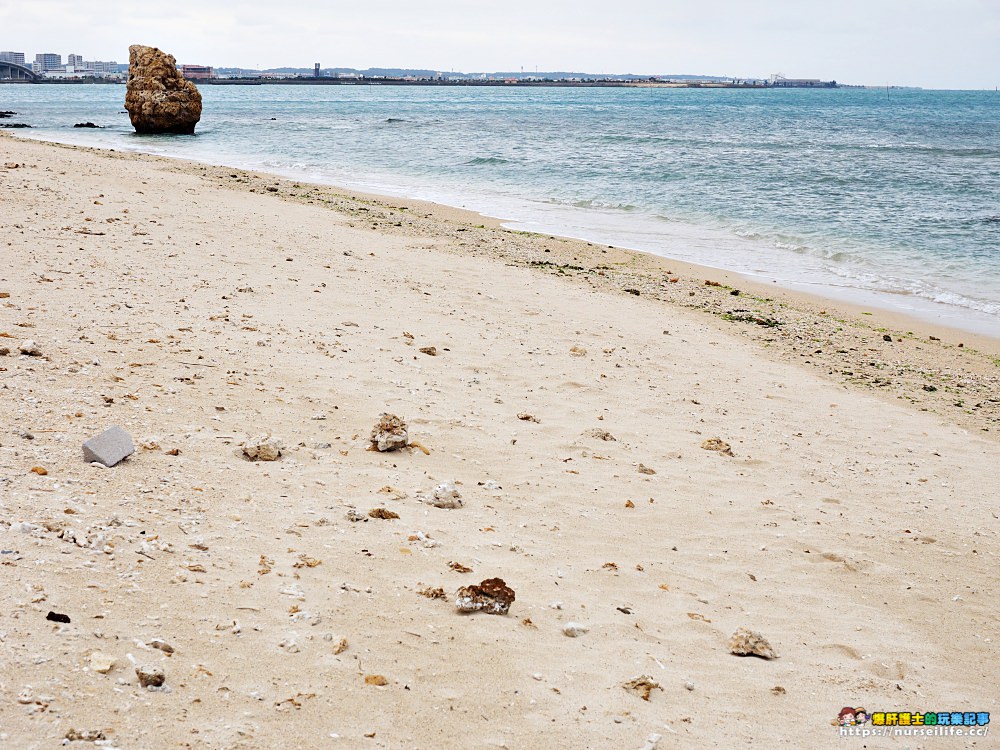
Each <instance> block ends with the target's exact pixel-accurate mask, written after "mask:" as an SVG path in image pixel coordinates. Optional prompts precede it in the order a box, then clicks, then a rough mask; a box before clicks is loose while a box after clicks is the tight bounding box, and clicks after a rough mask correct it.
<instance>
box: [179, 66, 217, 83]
mask: <svg viewBox="0 0 1000 750" xmlns="http://www.w3.org/2000/svg"><path fill="white" fill-rule="evenodd" d="M181 75H182V76H184V77H185V78H187V79H188V80H189V81H197V80H199V79H204V78H215V77H216V75H215V71H214V70H213V69H212V67H211V66H209V65H181Z"/></svg>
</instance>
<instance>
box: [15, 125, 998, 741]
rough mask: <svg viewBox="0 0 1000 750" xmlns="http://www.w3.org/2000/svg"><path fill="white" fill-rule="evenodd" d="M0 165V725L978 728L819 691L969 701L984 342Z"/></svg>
mask: <svg viewBox="0 0 1000 750" xmlns="http://www.w3.org/2000/svg"><path fill="white" fill-rule="evenodd" d="M0 196H2V197H0V208H2V212H0V257H2V259H3V262H2V263H0V297H2V298H0V337H2V338H0V352H4V353H5V355H4V356H0V394H2V398H0V423H2V428H3V429H2V432H0V553H2V554H0V563H2V566H0V571H2V580H3V582H4V586H3V587H2V589H0V592H2V593H0V746H2V747H10V748H17V749H21V748H26V749H27V748H50V747H55V746H58V745H60V743H62V742H63V741H64V740H66V741H67V742H68V744H69V745H70V746H80V747H89V746H93V745H94V743H95V742H96V743H98V744H99V745H103V746H111V747H117V748H122V749H123V750H124V749H125V748H130V749H131V748H246V749H248V750H249V749H251V748H254V749H255V748H284V747H288V748H292V747H295V748H426V749H428V750H429V749H432V748H480V747H482V748H511V749H512V750H513V749H515V748H564V747H565V748H595V749H597V748H623V749H624V750H639V749H640V748H643V747H646V748H652V747H659V748H661V749H662V748H674V747H676V748H689V747H717V748H732V747H744V746H749V747H776V746H780V747H793V748H797V747H816V748H824V747H847V746H857V747H883V746H885V747H888V746H891V747H910V748H917V747H942V746H944V745H945V744H947V746H948V747H982V746H988V744H989V742H990V738H989V737H985V738H984V737H962V738H957V737H951V738H938V737H927V738H920V737H899V738H892V739H890V738H877V737H869V738H866V739H863V738H861V737H857V738H844V737H841V736H840V734H839V731H838V728H837V727H836V726H834V725H835V724H836V723H837V716H838V712H839V711H840V710H841V708H843V707H846V706H853V707H864V708H866V709H867V710H868V711H869V712H876V711H882V712H918V711H920V712H924V711H941V712H943V711H974V712H994V713H995V710H996V703H997V693H996V687H995V686H996V679H997V678H996V666H995V665H996V663H997V652H996V641H997V638H998V635H1000V634H998V623H1000V617H998V615H1000V597H998V591H997V588H998V587H997V583H998V579H1000V575H998V572H997V552H998V544H997V540H998V531H1000V501H998V490H1000V480H998V478H997V471H996V467H997V465H998V460H1000V342H998V341H997V340H995V339H990V338H986V337H981V336H979V337H977V336H973V335H971V334H968V333H963V332H960V331H956V330H950V329H935V328H933V327H931V326H928V325H926V324H924V323H920V322H916V321H911V320H908V319H905V318H900V317H892V316H889V315H886V314H885V313H883V312H881V311H879V310H874V309H860V308H850V307H849V306H846V305H843V304H840V303H834V302H827V301H824V300H822V299H818V298H810V297H808V296H805V295H801V294H793V293H791V292H787V291H782V290H780V289H777V288H772V287H770V286H767V285H762V284H754V283H750V282H748V281H747V280H746V279H742V278H740V277H738V276H735V275H732V274H726V273H722V272H718V271H710V270H707V269H703V268H699V267H696V266H690V265H685V264H681V263H675V262H673V261H669V260H666V259H663V258H658V257H655V256H652V255H644V254H640V253H635V252H631V251H626V250H620V249H616V248H610V247H600V246H595V245H592V244H588V243H586V242H580V241H574V240H566V239H562V238H558V237H547V236H539V235H529V234H523V233H518V232H512V231H508V230H506V229H504V228H502V227H501V226H499V225H498V224H497V223H496V222H493V221H490V220H486V219H483V218H481V217H479V216H477V215H473V214H469V213H466V212H462V211H459V210H456V209H449V208H446V207H441V206H436V205H432V204H427V203H420V202H417V201H407V200H402V199H385V198H378V197H377V196H364V195H359V194H358V193H353V192H344V191H340V190H337V189H334V188H328V187H320V186H314V185H307V184H303V183H296V182H293V181H290V180H285V179H281V178H277V177H272V176H268V175H259V174H253V173H249V172H246V171H243V170H236V169H230V168H227V167H216V166H209V165H203V164H195V163H187V162H181V161H171V160H167V159H161V158H157V157H153V156H147V155H141V154H132V153H122V152H110V151H98V150H93V149H86V148H79V147H70V146H58V145H53V144H45V143H39V142H31V141H25V140H20V139H15V138H12V137H7V136H0ZM27 342H33V345H31V344H28V343H27ZM22 349H24V350H25V352H27V353H21V351H22ZM382 413H391V414H395V415H398V416H400V417H402V418H403V419H405V421H406V423H407V424H408V430H409V439H410V441H411V442H412V443H413V446H412V447H408V448H403V449H401V450H396V451H392V452H385V453H381V452H378V451H373V450H370V441H369V435H370V432H371V429H372V426H373V425H374V424H375V423H376V422H377V421H378V420H379V418H380V415H381V414H382ZM115 425H118V426H120V427H122V428H123V429H125V430H126V431H127V432H128V433H129V434H130V435H131V436H132V438H133V440H134V441H135V444H136V447H137V450H136V452H135V453H134V454H133V455H131V456H130V457H129V458H128V459H126V460H125V461H123V462H122V463H119V464H117V465H115V466H113V467H111V468H103V467H101V466H95V465H92V464H88V463H86V462H85V461H84V460H83V456H82V452H81V444H82V443H83V442H84V441H86V440H88V439H90V438H92V437H94V436H95V435H98V434H99V433H101V432H102V431H104V430H105V429H107V428H109V427H112V426H115ZM261 435H270V436H271V437H272V438H273V439H274V440H275V441H278V442H280V444H281V450H282V455H281V456H280V458H279V459H278V460H276V461H273V462H269V461H251V460H248V459H247V458H246V456H245V455H244V452H243V447H242V444H244V443H245V442H246V441H248V440H252V439H254V438H256V437H257V436H261ZM716 438H717V439H718V440H720V441H722V442H723V443H725V444H727V445H728V446H730V449H731V450H730V451H729V452H727V451H724V450H723V451H719V450H708V449H706V448H705V447H703V446H708V447H712V446H718V445H719V444H718V443H712V442H707V441H711V440H712V439H716ZM729 453H731V455H730V454H729ZM447 483H452V484H454V487H455V490H456V491H457V493H458V494H459V495H460V498H458V499H457V500H456V501H455V502H454V503H453V504H454V505H456V506H459V507H451V508H448V507H436V506H435V504H434V492H435V488H438V487H439V486H440V485H442V484H447ZM439 494H440V495H442V496H444V495H449V496H450V494H451V490H450V489H448V490H442V491H439ZM459 501H460V502H459ZM378 509H383V510H381V511H379V510H378ZM370 511H376V512H375V514H374V516H373V515H370ZM394 515H395V516H397V517H395V518H394V517H392V516H394ZM378 516H382V517H378ZM351 519H358V520H351ZM491 578H501V579H503V581H504V582H505V583H506V585H507V586H508V587H509V588H511V589H513V591H514V592H515V594H516V598H515V600H514V602H513V604H512V605H511V606H510V610H509V613H507V614H505V615H492V614H488V613H485V612H477V613H473V614H463V613H461V612H459V611H458V610H457V609H456V591H457V590H458V589H459V587H463V586H469V585H473V584H479V583H480V582H481V581H483V580H486V579H491ZM437 589H440V590H441V592H440V593H439V592H438V591H436V590H437ZM442 597H443V598H442ZM50 613H55V614H57V615H66V616H67V618H68V619H69V622H65V621H64V622H54V621H52V620H50V619H47V616H48V615H49V614H50ZM573 623H575V624H577V626H578V627H577V626H572V625H571V624H573ZM568 626H569V627H568ZM738 628H748V629H750V630H752V631H755V632H758V633H760V634H761V635H762V636H763V637H764V638H766V639H767V641H768V642H769V644H770V646H771V647H772V648H773V650H774V651H775V652H776V654H777V658H773V659H764V658H758V657H755V656H737V655H734V654H732V653H730V645H729V643H730V637H731V636H732V635H733V633H734V632H735V631H736V630H737V629H738ZM567 629H569V630H570V631H571V632H574V633H575V634H576V637H570V636H569V635H567V634H566V632H565V631H566V630H567ZM136 665H138V666H140V667H146V668H149V667H158V668H160V669H162V670H163V673H164V675H165V681H164V683H163V686H162V687H160V688H154V689H148V688H144V687H142V686H140V684H139V680H138V678H137V674H136V668H135V667H136ZM636 678H645V679H644V680H643V679H640V680H639V684H640V686H639V687H638V688H636V687H632V688H628V687H625V686H626V685H627V684H629V683H630V681H632V684H633V685H635V684H636V683H635V682H634V681H635V679H636ZM642 683H644V684H645V685H646V687H645V688H643V687H641V684H642ZM657 737H658V738H657ZM854 743H856V744H854Z"/></svg>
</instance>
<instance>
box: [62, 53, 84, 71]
mask: <svg viewBox="0 0 1000 750" xmlns="http://www.w3.org/2000/svg"><path fill="white" fill-rule="evenodd" d="M66 64H67V65H69V66H72V67H73V68H74V69H75V70H80V69H81V68H83V67H84V64H83V55H74V54H73V53H72V52H70V53H69V55H68V56H67V57H66Z"/></svg>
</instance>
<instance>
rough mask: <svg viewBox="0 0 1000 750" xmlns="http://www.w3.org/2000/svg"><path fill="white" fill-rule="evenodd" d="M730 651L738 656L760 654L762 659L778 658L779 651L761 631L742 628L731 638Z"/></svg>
mask: <svg viewBox="0 0 1000 750" xmlns="http://www.w3.org/2000/svg"><path fill="white" fill-rule="evenodd" d="M729 652H730V653H732V654H736V655H737V656H759V657H761V658H762V659H777V658H778V653H777V652H776V651H775V650H774V649H773V648H771V644H770V643H768V642H767V639H766V638H765V637H764V636H762V635H761V634H760V633H755V632H754V631H752V630H747V629H746V628H740V629H739V630H737V631H736V632H735V633H733V637H732V638H730V639H729Z"/></svg>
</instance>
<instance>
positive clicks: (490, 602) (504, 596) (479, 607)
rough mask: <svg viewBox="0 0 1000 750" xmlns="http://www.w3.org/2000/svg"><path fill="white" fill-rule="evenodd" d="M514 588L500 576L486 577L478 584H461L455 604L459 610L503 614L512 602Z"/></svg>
mask: <svg viewBox="0 0 1000 750" xmlns="http://www.w3.org/2000/svg"><path fill="white" fill-rule="evenodd" d="M514 598H515V595H514V589H512V588H510V587H509V586H508V585H507V584H506V583H505V582H504V580H503V579H502V578H487V579H486V580H485V581H482V582H480V584H479V585H478V586H476V585H472V586H462V588H460V589H459V590H458V594H457V598H456V599H455V606H456V607H458V609H459V611H461V612H480V611H481V612H486V613H487V614H491V615H505V614H507V612H508V610H510V605H511V604H513V603H514Z"/></svg>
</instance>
